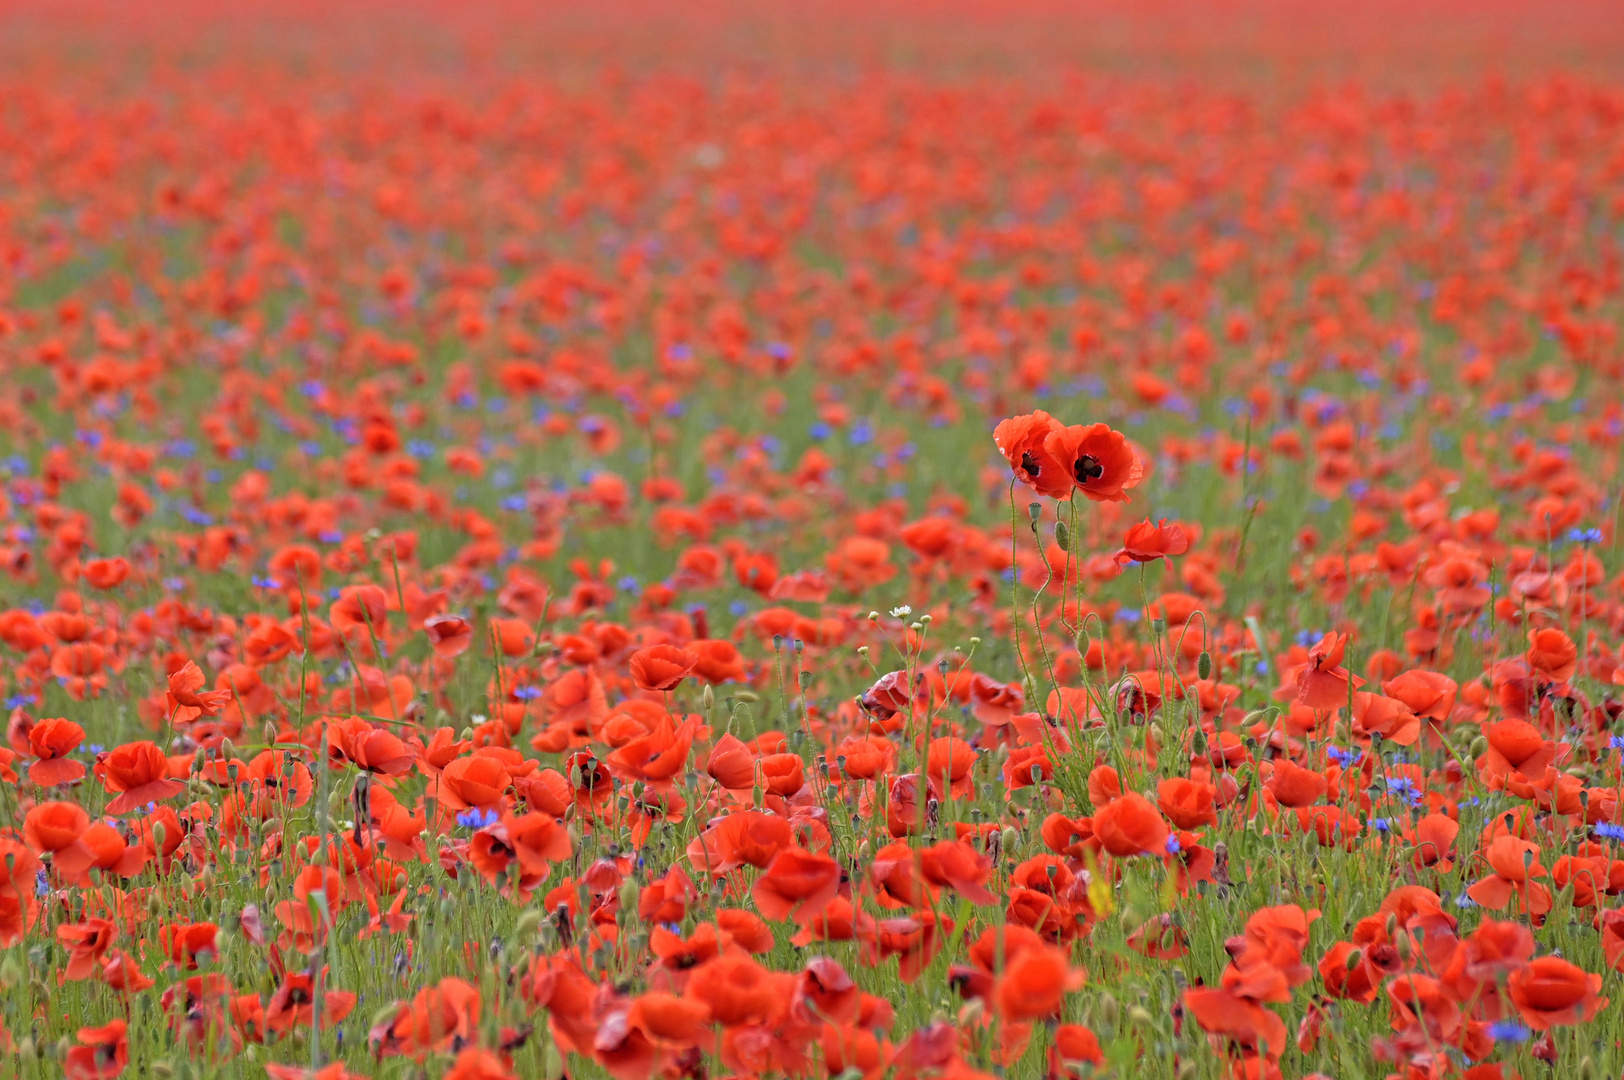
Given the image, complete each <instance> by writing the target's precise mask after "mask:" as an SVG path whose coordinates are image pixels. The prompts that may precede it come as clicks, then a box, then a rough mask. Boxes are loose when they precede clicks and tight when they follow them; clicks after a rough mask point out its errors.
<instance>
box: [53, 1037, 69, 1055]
mask: <svg viewBox="0 0 1624 1080" xmlns="http://www.w3.org/2000/svg"><path fill="white" fill-rule="evenodd" d="M72 1049H73V1040H72V1039H70V1038H68V1037H67V1036H66V1035H64V1036H62V1037H61V1038H60V1039H58V1040H56V1046H55V1047H54V1048H53V1050H54V1052H53V1053H52V1054H51V1057H52V1058H53V1059H54V1060H56V1061H63V1060H65V1059H66V1058H67V1056H68V1051H69V1050H72Z"/></svg>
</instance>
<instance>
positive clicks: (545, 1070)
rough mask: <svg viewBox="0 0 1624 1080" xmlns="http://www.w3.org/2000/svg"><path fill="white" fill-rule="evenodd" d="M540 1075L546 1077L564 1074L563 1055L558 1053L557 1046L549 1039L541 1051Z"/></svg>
mask: <svg viewBox="0 0 1624 1080" xmlns="http://www.w3.org/2000/svg"><path fill="white" fill-rule="evenodd" d="M541 1075H542V1076H545V1077H548V1078H549V1080H550V1078H551V1077H555V1076H563V1075H564V1055H563V1054H561V1053H559V1051H558V1047H557V1046H556V1045H555V1044H554V1043H553V1041H552V1040H551V1039H549V1040H548V1041H547V1045H546V1047H545V1048H544V1049H543V1050H542V1052H541Z"/></svg>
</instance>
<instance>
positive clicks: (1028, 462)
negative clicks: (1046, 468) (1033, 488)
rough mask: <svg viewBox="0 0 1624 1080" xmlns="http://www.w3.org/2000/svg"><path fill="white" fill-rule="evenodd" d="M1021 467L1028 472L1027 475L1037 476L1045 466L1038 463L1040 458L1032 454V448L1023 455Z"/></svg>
mask: <svg viewBox="0 0 1624 1080" xmlns="http://www.w3.org/2000/svg"><path fill="white" fill-rule="evenodd" d="M1021 468H1022V469H1023V470H1024V471H1025V472H1026V475H1027V476H1034V477H1035V476H1038V475H1040V474H1041V473H1042V472H1043V467H1042V466H1041V465H1039V464H1038V459H1037V458H1035V457H1033V456H1032V451H1030V450H1028V451H1026V453H1024V454H1022V455H1021Z"/></svg>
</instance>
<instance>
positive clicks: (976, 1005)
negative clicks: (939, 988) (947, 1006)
mask: <svg viewBox="0 0 1624 1080" xmlns="http://www.w3.org/2000/svg"><path fill="white" fill-rule="evenodd" d="M986 1013H987V1005H986V1002H984V1001H982V1000H981V999H980V998H974V999H972V1000H970V1001H966V1002H965V1003H964V1007H963V1008H962V1009H960V1010H959V1026H960V1027H961V1028H970V1027H974V1026H975V1025H976V1024H979V1023H981V1020H982V1017H984V1016H985V1015H986Z"/></svg>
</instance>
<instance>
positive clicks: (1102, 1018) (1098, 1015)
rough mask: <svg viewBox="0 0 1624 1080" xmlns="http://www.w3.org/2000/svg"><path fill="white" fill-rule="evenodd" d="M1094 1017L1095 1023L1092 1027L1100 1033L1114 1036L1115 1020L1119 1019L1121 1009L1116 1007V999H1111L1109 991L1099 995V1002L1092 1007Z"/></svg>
mask: <svg viewBox="0 0 1624 1080" xmlns="http://www.w3.org/2000/svg"><path fill="white" fill-rule="evenodd" d="M1094 1017H1095V1020H1096V1021H1097V1023H1095V1024H1094V1026H1095V1027H1096V1028H1098V1029H1099V1030H1100V1031H1101V1032H1110V1033H1111V1034H1113V1035H1114V1034H1116V1026H1117V1020H1119V1019H1120V1018H1121V1007H1120V1006H1118V1005H1117V999H1116V998H1114V997H1112V996H1111V994H1110V992H1109V991H1107V992H1106V993H1103V994H1101V995H1100V1000H1099V1001H1098V1002H1097V1003H1096V1004H1095V1006H1094Z"/></svg>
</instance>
